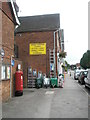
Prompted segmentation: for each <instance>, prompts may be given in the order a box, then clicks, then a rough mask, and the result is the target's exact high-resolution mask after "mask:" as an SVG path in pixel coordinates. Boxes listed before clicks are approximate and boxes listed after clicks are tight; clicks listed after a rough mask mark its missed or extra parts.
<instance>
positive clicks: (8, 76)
mask: <svg viewBox="0 0 90 120" xmlns="http://www.w3.org/2000/svg"><path fill="white" fill-rule="evenodd" d="M7 79H10V66H7Z"/></svg>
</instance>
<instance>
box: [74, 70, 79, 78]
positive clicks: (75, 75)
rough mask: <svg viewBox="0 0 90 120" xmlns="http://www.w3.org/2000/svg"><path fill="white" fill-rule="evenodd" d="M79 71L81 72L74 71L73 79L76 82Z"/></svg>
mask: <svg viewBox="0 0 90 120" xmlns="http://www.w3.org/2000/svg"><path fill="white" fill-rule="evenodd" d="M80 71H81V70H79V69H76V70H75V71H74V79H75V80H78V78H79V74H80Z"/></svg>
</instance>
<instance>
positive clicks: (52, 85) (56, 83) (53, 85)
mask: <svg viewBox="0 0 90 120" xmlns="http://www.w3.org/2000/svg"><path fill="white" fill-rule="evenodd" d="M50 83H51V87H53V88H54V87H58V79H57V78H54V77H53V78H51V79H50Z"/></svg>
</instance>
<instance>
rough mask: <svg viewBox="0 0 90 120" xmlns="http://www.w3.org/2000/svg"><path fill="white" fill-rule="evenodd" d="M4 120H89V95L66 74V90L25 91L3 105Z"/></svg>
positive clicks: (43, 89)
mask: <svg viewBox="0 0 90 120" xmlns="http://www.w3.org/2000/svg"><path fill="white" fill-rule="evenodd" d="M2 113H3V118H88V94H87V92H86V91H84V90H83V87H80V86H79V85H78V83H77V81H75V80H74V79H73V77H72V76H71V77H70V76H69V75H68V74H66V76H65V85H64V88H48V89H45V88H41V89H24V95H23V96H21V97H14V98H12V99H11V100H9V101H8V102H6V103H3V105H2Z"/></svg>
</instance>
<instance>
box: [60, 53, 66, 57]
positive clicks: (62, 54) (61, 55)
mask: <svg viewBox="0 0 90 120" xmlns="http://www.w3.org/2000/svg"><path fill="white" fill-rule="evenodd" d="M66 55H67V53H66V52H60V53H59V57H62V58H65V57H66Z"/></svg>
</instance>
